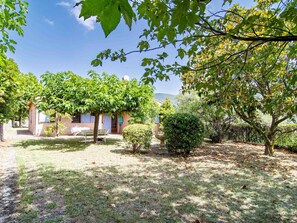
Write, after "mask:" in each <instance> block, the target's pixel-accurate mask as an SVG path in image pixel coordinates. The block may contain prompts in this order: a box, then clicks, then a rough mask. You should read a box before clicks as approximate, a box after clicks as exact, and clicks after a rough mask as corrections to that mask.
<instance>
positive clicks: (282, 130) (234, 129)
mask: <svg viewBox="0 0 297 223" xmlns="http://www.w3.org/2000/svg"><path fill="white" fill-rule="evenodd" d="M267 128H268V127H267ZM286 132H287V133H286ZM227 135H228V139H230V140H234V141H240V142H249V143H261V144H262V143H265V140H263V137H262V135H261V134H259V133H258V132H257V131H256V130H255V129H254V128H253V127H251V126H250V125H248V124H236V125H234V124H233V125H231V127H230V129H229V130H228V132H227ZM275 144H276V147H278V148H285V149H287V150H291V151H295V152H297V125H296V124H291V125H281V126H279V129H278V133H277V135H276V139H275Z"/></svg>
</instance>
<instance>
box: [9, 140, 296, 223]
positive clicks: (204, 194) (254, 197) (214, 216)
mask: <svg viewBox="0 0 297 223" xmlns="http://www.w3.org/2000/svg"><path fill="white" fill-rule="evenodd" d="M81 140H82V139H80V138H78V139H75V138H64V139H58V140H53V139H42V140H36V139H33V140H27V141H23V142H18V143H16V144H15V147H16V151H17V163H18V166H19V178H18V182H17V184H18V194H19V196H20V197H19V203H18V204H17V205H16V209H15V211H14V213H15V215H14V216H13V217H14V219H13V220H14V221H16V222H48V223H49V222H198V220H199V221H200V222H292V223H293V222H296V221H297V218H296V216H297V193H296V190H297V181H296V179H297V173H296V170H297V155H296V154H289V153H284V152H282V151H277V152H276V157H266V156H263V155H262V153H263V147H262V146H252V145H246V144H240V143H237V144H234V143H225V144H205V145H204V146H203V147H202V148H199V149H197V150H196V151H195V153H193V154H191V156H190V157H188V158H183V157H174V156H169V155H168V154H167V152H166V151H165V150H159V149H158V146H156V145H154V146H153V151H152V152H148V153H142V154H139V155H134V154H132V153H131V152H130V151H129V150H126V149H124V144H123V143H122V142H121V140H120V138H118V137H113V138H112V139H108V140H107V143H103V142H102V143H101V144H97V145H94V144H89V143H83V142H81Z"/></svg>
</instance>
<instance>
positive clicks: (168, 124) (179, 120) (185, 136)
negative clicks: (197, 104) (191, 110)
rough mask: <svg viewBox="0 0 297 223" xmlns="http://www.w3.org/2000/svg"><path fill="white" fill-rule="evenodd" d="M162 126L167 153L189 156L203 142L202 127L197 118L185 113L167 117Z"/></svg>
mask: <svg viewBox="0 0 297 223" xmlns="http://www.w3.org/2000/svg"><path fill="white" fill-rule="evenodd" d="M163 126H164V134H165V138H166V147H167V149H168V151H169V152H174V153H180V152H181V153H185V154H189V153H190V152H191V150H193V149H194V148H196V147H197V146H199V145H201V143H202V141H203V137H204V126H203V123H202V122H201V121H200V120H199V118H198V117H197V116H194V115H191V114H186V113H176V114H173V115H169V116H167V117H166V119H165V120H164V122H163Z"/></svg>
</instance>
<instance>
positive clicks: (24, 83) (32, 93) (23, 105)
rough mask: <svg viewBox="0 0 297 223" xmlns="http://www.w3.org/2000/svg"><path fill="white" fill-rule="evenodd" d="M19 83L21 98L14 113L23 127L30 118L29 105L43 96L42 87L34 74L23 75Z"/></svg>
mask: <svg viewBox="0 0 297 223" xmlns="http://www.w3.org/2000/svg"><path fill="white" fill-rule="evenodd" d="M18 81H20V86H19V91H20V96H19V97H18V108H17V110H16V111H15V112H14V113H15V114H14V119H15V120H18V121H19V125H20V127H21V126H22V123H23V120H24V119H26V118H28V116H29V106H28V103H29V102H35V101H36V98H38V97H39V96H40V94H41V88H42V86H41V84H40V83H39V81H38V80H37V77H36V76H35V75H34V74H32V73H28V74H21V75H20V77H19V80H18Z"/></svg>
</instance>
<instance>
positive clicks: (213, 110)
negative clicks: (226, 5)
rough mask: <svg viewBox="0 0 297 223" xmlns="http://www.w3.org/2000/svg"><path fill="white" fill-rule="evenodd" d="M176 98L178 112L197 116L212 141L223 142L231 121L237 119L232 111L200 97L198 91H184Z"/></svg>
mask: <svg viewBox="0 0 297 223" xmlns="http://www.w3.org/2000/svg"><path fill="white" fill-rule="evenodd" d="M176 98H177V107H176V112H177V113H188V114H193V115H195V116H197V117H198V118H199V119H200V120H201V121H202V122H203V123H204V126H205V136H207V137H209V138H210V139H211V140H212V142H215V143H219V142H222V140H223V139H224V137H225V134H226V132H227V130H228V128H229V127H230V123H231V122H232V121H235V116H234V115H233V114H232V113H231V112H230V111H226V110H225V109H221V108H220V107H217V106H216V105H215V104H212V103H209V102H208V101H206V99H205V98H203V97H199V95H198V93H197V92H196V91H190V92H184V93H183V94H179V95H178V96H177V97H176Z"/></svg>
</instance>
